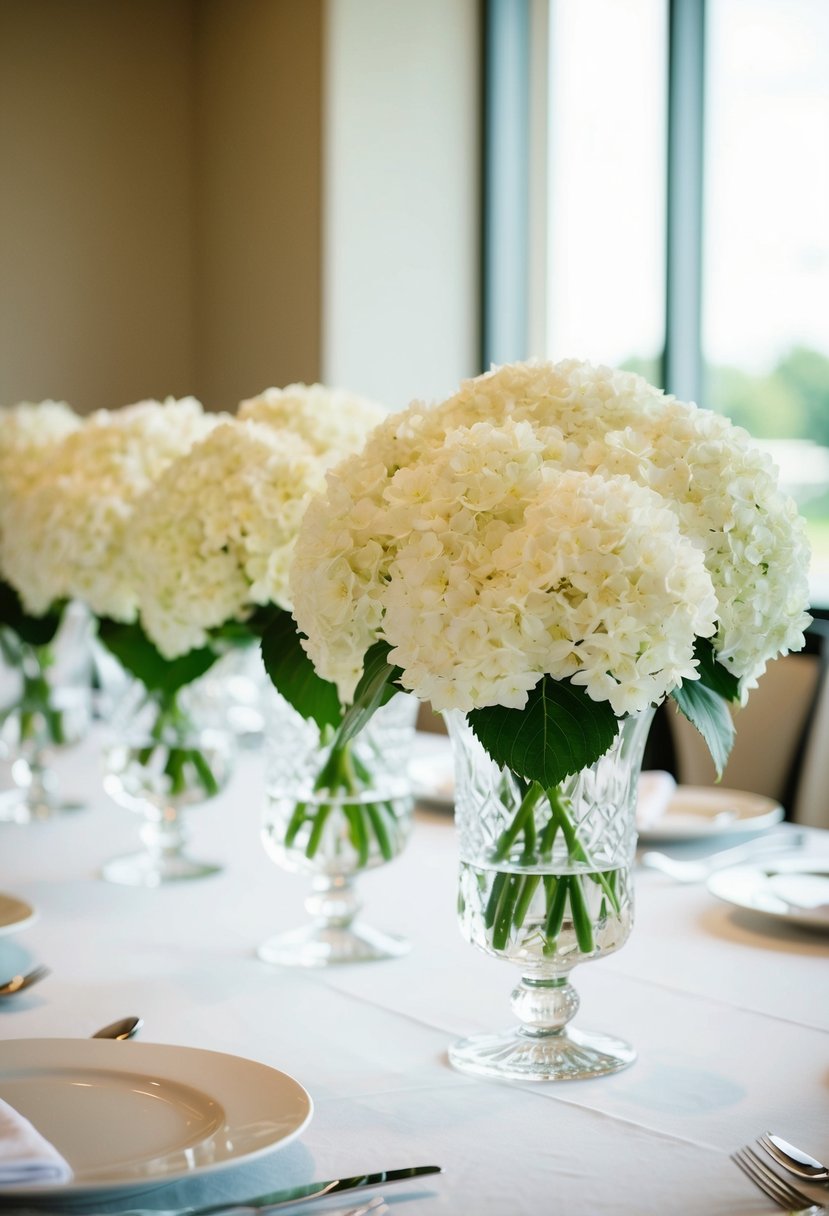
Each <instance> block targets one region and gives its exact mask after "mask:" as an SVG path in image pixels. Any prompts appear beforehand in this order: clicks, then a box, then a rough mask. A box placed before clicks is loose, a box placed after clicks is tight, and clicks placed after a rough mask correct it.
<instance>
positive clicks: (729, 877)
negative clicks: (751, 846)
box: [708, 857, 829, 933]
mask: <svg viewBox="0 0 829 1216" xmlns="http://www.w3.org/2000/svg"><path fill="white" fill-rule="evenodd" d="M708 890H709V891H710V892H711V894H712V895H716V896H717V898H718V899H722V900H725V902H726V903H729V904H734V906H735V907H737V908H747V909H748V910H749V911H751V912H761V913H763V915H765V916H773V917H775V918H776V919H777V920H784V921H788V922H789V924H793V925H802V926H803V927H804V928H807V929H822V930H823V931H824V932H825V933H829V857H823V858H818V859H816V860H815V861H814V862H813V863H812V864H811V865H810V864H809V861H808V860H807V859H806V858H803V857H799V858H794V857H789V858H781V859H780V860H778V861H769V863H768V864H767V865H765V866H763V865H758V864H756V863H755V864H754V865H746V866H732V867H730V868H729V869H727V870H721V871H720V872H719V873H718V874H714V875H713V876H712V877H711V878H709V880H708Z"/></svg>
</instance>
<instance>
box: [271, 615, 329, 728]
mask: <svg viewBox="0 0 829 1216" xmlns="http://www.w3.org/2000/svg"><path fill="white" fill-rule="evenodd" d="M261 650H262V661H263V663H264V664H265V670H266V671H267V673H268V675H269V676H270V678H271V683H272V684H273V686H274V688H275V689H276V690H277V692H279V693H280V695H281V696H283V697H284V698H285V700H286V701H287V702H288V704H289V705H292V706H293V707H294V709H295V710H296V711H297V713H299V714H301V715H302V717H303V718H310V719H311V720H312V721H313V722H316V724H317V726H318V727H319V728H320V730H323V729H324V728H325V727H326V726H339V724H340V722H341V721H342V716H343V714H342V709H341V707H340V699H339V697H338V695H337V687H336V685H335V684H332V683H330V681H328V680H323V678H322V676H318V675H317V673H316V671H315V670H314V665H313V663H312V662H311V660H310V659H309V658H308V655H307V654H306V653H305V651H304V650H303V648H302V643H301V641H300V635H299V630H298V629H297V625H296V621H295V620H294V618H293V617H292V616H291V614H290V612H285V611H283V610H281V609H280V610H279V611H277V612H276V613H275V615H274V616H273V617H272V618H271V620H270V622H269V623H268V625H267V627H266V628H265V631H264V633H263V634H262V645H261Z"/></svg>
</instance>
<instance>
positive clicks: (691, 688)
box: [671, 680, 734, 777]
mask: <svg viewBox="0 0 829 1216" xmlns="http://www.w3.org/2000/svg"><path fill="white" fill-rule="evenodd" d="M671 696H672V697H673V699H674V701H675V702H676V704H677V706H678V708H679V710H680V712H681V713H683V714H684V715H685V717H686V718H687V719H688V721H689V722H691V723H692V724H693V725H694V726H695V727H696V728H697V730H698V731H699V733H700V734H701V735H702V737H703V739H704V740H705V742H706V744H707V745H708V750H709V751H710V753H711V758H712V760H713V761H714V767H715V768H716V770H717V776H718V777H721V776H722V773H723V769H724V768H725V766H726V763H727V761H728V757H729V755H730V754H731V748H732V746H733V744H734V722H733V721H732V718H731V714H730V713H729V710H728V702H727V701H726V699H725V698H724V697H722V696H720V694H719V693H717V692H714V691H713V690H712V689H710V688H707V687H706V686H705V684H703V683H702V681H701V680H686V681H685V682H684V683H682V684H680V686H679V687H678V688H675V689H674V691H673V692H672V693H671Z"/></svg>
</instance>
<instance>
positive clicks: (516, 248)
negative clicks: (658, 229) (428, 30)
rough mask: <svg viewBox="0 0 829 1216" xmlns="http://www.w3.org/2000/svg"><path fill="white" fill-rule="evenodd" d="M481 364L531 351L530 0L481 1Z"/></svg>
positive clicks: (517, 357) (504, 360)
mask: <svg viewBox="0 0 829 1216" xmlns="http://www.w3.org/2000/svg"><path fill="white" fill-rule="evenodd" d="M484 14H485V15H484V98H485V113H484V130H485V137H484V170H483V177H484V201H483V246H484V248H483V255H484V284H485V286H484V298H483V318H482V319H483V325H482V336H481V344H482V351H481V355H482V364H483V367H484V368H488V367H489V366H490V364H492V363H511V362H514V361H516V360H520V359H526V358H527V356H528V354H529V351H528V349H527V345H528V341H529V330H528V325H529V319H528V307H529V195H530V163H529V149H530V130H529V126H530V3H529V0H485V4H484Z"/></svg>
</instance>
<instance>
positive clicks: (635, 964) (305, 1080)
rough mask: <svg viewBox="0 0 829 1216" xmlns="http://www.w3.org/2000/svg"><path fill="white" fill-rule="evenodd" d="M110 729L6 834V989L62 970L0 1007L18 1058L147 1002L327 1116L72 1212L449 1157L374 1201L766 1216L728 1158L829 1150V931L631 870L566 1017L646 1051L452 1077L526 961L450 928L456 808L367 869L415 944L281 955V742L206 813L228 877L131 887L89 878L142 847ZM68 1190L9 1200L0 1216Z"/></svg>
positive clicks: (0, 840) (159, 1025)
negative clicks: (271, 784) (602, 950)
mask: <svg viewBox="0 0 829 1216" xmlns="http://www.w3.org/2000/svg"><path fill="white" fill-rule="evenodd" d="M103 729H104V728H103V725H101V724H98V725H96V727H95V728H94V729H93V730H92V731H91V732H90V733H89V735H88V736H87V738H86V739H85V740H84V741H83V742H82V743H81V744H79V745H78V746H77V747H75V748H73V749H70V750H68V751H66V752H64V753H63V754H62V755H61V756H60V758H59V764H58V765H57V767H56V772H57V774H58V776H59V779H60V782H61V784H62V787H63V788H65V789H66V790H67V792H69V793H71V794H73V795H77V797H78V801H79V803H80V807H79V809H77V810H73V811H71V812H66V813H63V814H60V815H58V816H55V817H53V818H51V819H48V820H44V821H42V822H33V823H28V824H17V823H8V822H7V823H0V891H2V892H4V893H6V894H9V895H13V896H14V897H16V898H19V899H20V900H22V901H25V902H26V903H27V904H28V905H30V906H31V908H32V910H33V915H32V918H30V919H28V920H27V921H26V922H25V923H24V924H21V926H20V928H19V929H18V930H17V931H14V932H12V931H9V932H4V933H3V934H2V935H0V979H2V978H4V977H6V976H7V975H12V974H15V973H19V972H23V971H25V970H27V969H28V968H30V967H33V966H35V965H37V964H43V965H45V966H47V967H49V968H50V969H51V970H50V974H49V975H48V976H47V977H46V978H45V979H43V980H42V981H41V982H40V983H38V984H36V985H34V986H33V987H31V988H30V989H28V990H26V991H24V992H21V993H18V994H17V995H15V996H13V997H8V998H5V999H3V1000H2V1001H0V1041H1V1042H2V1045H4V1047H5V1050H6V1054H7V1058H8V1056H9V1052H11V1053H12V1058H13V1052H14V1048H15V1044H16V1043H18V1042H19V1041H21V1040H40V1039H61V1040H82V1039H88V1038H89V1036H91V1035H92V1034H93V1033H94V1032H95V1031H96V1029H97V1028H98V1027H100V1026H102V1025H104V1024H105V1023H108V1022H111V1021H113V1020H115V1019H117V1018H120V1017H123V1016H126V1015H132V1014H134V1015H139V1016H140V1017H141V1018H142V1019H143V1026H142V1029H141V1031H140V1035H139V1037H138V1038H137V1039H136V1040H134V1041H135V1042H136V1043H139V1042H143V1043H149V1044H159V1045H169V1046H170V1048H173V1049H179V1050H182V1051H183V1050H184V1049H199V1050H202V1051H206V1052H218V1053H225V1054H228V1055H230V1056H232V1057H237V1058H242V1059H244V1060H248V1061H253V1062H254V1063H255V1064H257V1065H259V1066H267V1067H268V1068H270V1069H276V1070H279V1071H280V1072H281V1073H284V1074H287V1075H288V1076H289V1077H291V1078H294V1079H295V1080H296V1081H298V1082H299V1084H300V1085H301V1086H302V1087H304V1089H305V1090H306V1091H307V1093H308V1094H309V1095H310V1098H311V1101H312V1103H313V1112H312V1115H311V1118H310V1120H309V1121H308V1122H307V1125H306V1126H304V1128H303V1129H302V1130H301V1133H300V1134H298V1135H296V1136H295V1137H293V1138H292V1139H290V1140H289V1142H288V1143H285V1144H284V1145H281V1146H279V1145H277V1146H276V1147H274V1148H273V1149H272V1151H269V1152H264V1153H260V1154H257V1155H254V1156H252V1157H250V1159H247V1158H242V1159H240V1160H238V1161H233V1160H232V1161H230V1162H229V1163H228V1164H227V1166H226V1168H222V1169H213V1170H206V1169H201V1168H198V1166H194V1168H193V1169H192V1171H191V1172H190V1173H189V1174H188V1175H187V1176H185V1177H183V1178H179V1179H177V1180H176V1181H173V1182H166V1183H161V1184H159V1185H155V1186H148V1185H147V1186H144V1187H143V1189H142V1188H133V1189H132V1190H130V1189H128V1188H124V1189H121V1190H118V1189H113V1191H112V1193H109V1194H104V1193H100V1192H96V1193H93V1194H91V1195H90V1196H88V1197H86V1198H83V1199H81V1200H78V1201H77V1202H76V1203H75V1207H74V1209H73V1210H74V1211H76V1212H78V1211H82V1212H85V1213H86V1212H88V1213H94V1212H112V1213H117V1212H120V1211H127V1210H134V1209H136V1208H139V1207H140V1208H141V1209H144V1210H148V1211H152V1210H155V1209H161V1210H164V1211H168V1212H169V1211H171V1210H176V1209H181V1210H186V1209H188V1208H190V1207H197V1206H199V1205H203V1204H209V1203H222V1202H227V1203H237V1202H241V1201H243V1200H244V1199H246V1198H247V1197H249V1196H255V1195H258V1194H260V1193H263V1192H267V1191H275V1190H279V1189H282V1188H289V1187H293V1186H298V1185H301V1184H304V1183H307V1182H310V1181H312V1180H314V1179H328V1178H335V1177H338V1176H341V1175H349V1176H350V1175H358V1174H363V1173H369V1172H373V1171H379V1170H387V1169H394V1168H398V1167H407V1166H414V1165H420V1164H434V1165H438V1166H440V1167H441V1171H442V1172H440V1173H439V1174H433V1175H430V1176H426V1177H423V1178H419V1179H412V1180H410V1181H405V1182H403V1183H399V1182H398V1183H396V1184H395V1185H393V1186H388V1187H387V1188H380V1189H379V1190H378V1191H377V1192H376V1193H377V1194H382V1196H383V1198H384V1199H385V1201H386V1203H387V1204H388V1206H389V1208H390V1209H391V1211H392V1212H394V1213H395V1216H408V1214H409V1213H411V1216H449V1214H452V1216H548V1214H550V1213H570V1214H581V1213H584V1214H586V1216H594V1214H595V1216H601V1214H605V1213H607V1214H608V1216H650V1214H653V1216H656V1214H657V1213H658V1214H659V1216H664V1213H679V1214H680V1216H749V1214H753V1216H757V1214H760V1213H763V1212H772V1211H774V1210H775V1206H774V1204H773V1203H771V1201H770V1200H768V1199H766V1198H764V1196H763V1195H761V1193H760V1192H759V1191H758V1190H757V1189H756V1188H755V1187H754V1186H753V1185H752V1183H751V1182H750V1181H749V1180H748V1179H747V1178H746V1177H745V1176H744V1175H743V1174H742V1172H741V1171H740V1170H739V1169H738V1168H737V1167H736V1166H735V1164H734V1163H733V1162H732V1161H731V1159H730V1154H731V1153H732V1152H734V1151H735V1150H736V1149H737V1148H739V1147H740V1146H742V1145H744V1144H747V1143H752V1142H753V1141H754V1140H755V1139H756V1138H757V1137H758V1136H759V1135H760V1134H761V1133H762V1132H764V1131H767V1130H772V1131H774V1132H777V1133H778V1134H780V1135H782V1136H784V1137H785V1138H786V1139H787V1140H789V1141H791V1142H793V1143H795V1144H798V1145H801V1146H802V1147H804V1148H806V1149H808V1150H809V1151H810V1152H811V1153H813V1154H814V1155H815V1156H821V1155H822V1157H823V1159H828V1158H829V932H827V931H825V930H821V928H820V927H814V926H811V927H804V926H802V925H800V924H798V923H792V922H791V921H789V920H787V919H785V918H780V917H775V916H771V915H767V914H764V913H763V912H758V911H754V910H750V909H746V908H740V907H737V906H735V905H734V904H733V903H730V902H726V901H724V900H722V899H718V898H716V897H715V896H714V895H713V894H712V893H711V892H710V891H709V890H708V888H707V886H706V884H705V883H704V882H695V883H678V882H676V881H674V880H673V879H671V878H670V877H668V876H667V875H665V874H662V873H658V872H656V871H652V870H649V869H646V868H644V867H643V866H641V865H639V864H637V865H636V867H635V921H634V926H633V930H632V932H631V934H630V937H629V939H628V941H627V942H626V943H625V944H624V945H623V946H622V948H621V949H619V950H618V951H617V952H615V953H613V954H610V955H608V956H607V957H605V958H602V959H599V960H595V961H591V962H589V963H585V964H584V965H582V966H579V967H577V968H576V969H575V970H574V972H573V975H572V982H573V984H574V987H575V989H576V991H577V993H578V995H579V998H580V1008H579V1011H578V1013H577V1015H576V1018H575V1019H574V1021H575V1024H576V1025H578V1026H580V1027H583V1028H584V1029H596V1030H601V1031H606V1032H608V1033H611V1034H613V1035H616V1036H619V1037H621V1038H623V1039H625V1040H627V1041H628V1042H629V1043H631V1044H632V1045H633V1046H634V1047H635V1049H636V1053H637V1058H636V1060H635V1062H634V1063H633V1064H632V1065H631V1066H630V1067H628V1068H626V1069H624V1070H622V1071H619V1072H617V1073H615V1074H612V1075H607V1076H602V1077H596V1078H593V1079H590V1080H574V1081H564V1082H545V1081H542V1082H526V1083H517V1082H499V1081H491V1080H488V1079H486V1078H483V1077H477V1076H473V1075H471V1074H469V1073H462V1072H459V1071H457V1070H456V1069H455V1068H453V1067H452V1066H451V1065H450V1063H449V1060H448V1056H447V1049H448V1047H449V1045H450V1044H451V1043H452V1042H453V1041H454V1040H455V1039H456V1038H458V1037H461V1036H465V1035H469V1034H473V1033H476V1032H482V1031H487V1030H492V1031H496V1030H501V1029H504V1028H506V1027H508V1026H509V1025H510V1024H511V1022H512V1021H513V1020H514V1019H513V1015H512V1013H511V1011H510V1000H509V998H510V992H511V990H512V988H513V987H514V985H515V983H516V982H517V981H518V979H519V972H518V970H517V969H516V968H515V967H514V966H511V965H510V964H509V963H508V962H506V961H503V960H501V959H497V958H493V957H489V956H487V955H485V954H484V953H482V952H480V951H478V950H476V949H475V948H474V947H473V946H471V945H470V944H468V943H467V942H466V941H465V940H464V939H463V937H462V936H461V932H460V929H459V925H458V919H457V908H456V901H457V870H458V840H457V835H456V831H455V827H454V823H453V816H452V809H451V800H446V802H445V804H443V803H441V802H439V801H436V802H435V803H433V804H432V803H429V802H426V801H422V802H420V803H419V804H418V805H417V807H416V811H415V816H414V824H413V830H412V834H411V838H410V840H409V842H408V844H407V846H406V848H405V850H404V851H403V852H402V854H401V855H400V856H399V857H398V858H396V859H395V860H394V861H393V862H391V863H389V864H386V865H382V866H380V867H377V868H376V869H373V870H371V871H368V872H365V873H363V874H361V875H360V876H359V878H358V882H357V887H358V891H359V893H360V895H361V897H362V898H363V901H364V907H363V912H362V915H363V917H364V919H365V920H366V921H367V922H368V923H369V924H371V925H373V926H375V927H377V928H380V929H383V930H386V931H389V932H393V933H396V934H400V935H403V936H404V937H405V938H406V939H408V941H409V942H410V944H411V949H410V950H409V951H408V953H406V954H405V955H403V956H401V957H398V958H393V959H387V960H382V961H371V962H364V963H351V964H346V965H337V966H328V967H308V968H291V967H285V966H282V967H280V966H274V965H271V964H268V963H266V962H263V961H262V960H261V959H260V958H259V957H258V956H257V947H258V946H259V944H260V943H261V942H262V941H263V940H265V939H266V938H268V937H270V936H271V935H273V934H274V933H276V932H277V931H279V930H282V929H288V928H291V927H294V926H299V925H302V924H303V923H305V922H306V921H307V919H308V913H307V912H306V910H305V900H306V898H307V896H308V895H309V892H310V883H309V879H308V878H307V877H306V876H304V875H302V874H298V873H292V872H289V871H287V870H285V869H281V868H279V867H278V866H277V865H276V864H275V863H274V862H273V861H272V860H271V859H270V857H269V856H268V854H267V853H266V851H265V849H264V847H263V844H262V833H261V823H262V816H263V808H264V802H265V788H266V786H265V780H266V764H267V743H266V742H265V744H264V745H262V746H259V747H253V746H251V747H247V748H245V749H243V750H241V751H240V754H239V757H238V760H237V763H236V766H235V770H234V774H233V777H232V779H231V780H230V782H229V784H228V785H227V787H226V788H225V789H224V790H223V792H222V793H221V794H220V795H219V796H217V797H215V798H214V799H212V800H211V801H210V802H208V803H205V804H204V805H202V806H200V807H196V808H193V809H192V811H191V812H190V815H189V822H190V826H191V833H192V843H191V848H192V851H193V853H194V854H196V855H197V856H199V857H203V858H205V859H209V860H212V861H216V862H218V863H219V864H220V866H221V869H220V871H219V872H218V873H216V874H214V875H212V876H209V877H206V878H201V879H197V880H193V881H185V882H179V883H170V884H168V885H164V886H160V887H156V888H144V887H131V886H122V885H116V884H113V883H110V882H106V881H104V880H103V879H102V878H101V869H102V866H103V865H104V864H105V863H106V862H107V861H108V860H109V859H110V858H112V857H113V856H115V855H117V854H119V853H123V852H125V851H129V850H130V849H132V848H134V847H135V846H136V844H137V834H138V827H139V823H138V820H137V818H136V816H134V815H133V814H131V813H130V812H129V811H127V810H125V809H122V808H120V807H119V806H117V805H116V804H115V803H114V802H113V801H112V800H111V799H110V798H109V797H108V795H107V794H106V793H105V792H104V789H103V786H102V781H101V764H100V752H101V738H100V732H101V731H102V730H103ZM795 830H797V829H796V827H795V825H793V824H791V823H788V822H781V823H779V824H776V825H775V826H774V827H772V828H769V829H768V832H773V833H775V834H776V835H777V836H778V837H779V839H780V841H781V843H783V842H785V838H786V836H787V834H790V833H792V832H794V831H795ZM727 843H734V841H733V839H732V838H731V837H729V836H728V835H727V834H725V835H720V836H718V838H717V839H716V840H714V841H713V842H712V841H711V840H708V839H693V840H691V841H679V842H676V841H674V842H673V843H671V844H670V845H669V846H667V848H668V851H670V852H671V853H672V854H673V855H674V856H688V857H690V856H695V855H699V854H704V853H705V852H707V851H709V850H711V849H713V848H715V847H722V846H723V845H724V844H727ZM800 853H801V856H808V857H809V858H812V857H814V858H818V859H820V860H821V861H822V862H824V863H825V862H829V831H821V830H819V829H806V830H805V843H804V846H803V848H802V849H801V850H800ZM113 1046H114V1047H115V1046H117V1045H113ZM254 1075H255V1074H254ZM2 1092H3V1090H2V1075H0V1096H2ZM58 1147H60V1145H58ZM139 1192H140V1193H139ZM811 1193H813V1194H814V1193H815V1192H814V1190H812V1192H811ZM366 1195H367V1196H368V1197H370V1193H366ZM824 1196H826V1192H825V1191H824ZM348 1198H349V1197H348V1196H338V1197H329V1198H328V1199H326V1200H324V1201H320V1202H316V1203H315V1204H309V1205H306V1206H305V1207H304V1208H302V1209H300V1208H297V1209H296V1210H297V1211H300V1210H306V1211H308V1212H309V1216H310V1213H311V1212H314V1211H320V1212H329V1213H334V1212H345V1211H347V1210H349V1209H350V1208H351V1207H353V1206H354V1204H355V1203H356V1202H357V1200H356V1198H355V1199H353V1200H352V1201H351V1202H347V1199H348ZM60 1199H61V1196H60V1195H59V1194H58V1195H56V1196H54V1197H49V1196H47V1198H46V1199H45V1200H38V1201H37V1203H35V1202H34V1201H32V1202H25V1201H24V1199H23V1198H21V1197H20V1196H19V1195H18V1196H14V1195H11V1196H8V1195H7V1196H6V1197H5V1198H2V1199H0V1210H2V1209H5V1210H14V1211H16V1210H23V1209H27V1210H28V1209H29V1208H34V1207H49V1206H55V1205H57V1204H59V1202H60Z"/></svg>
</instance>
